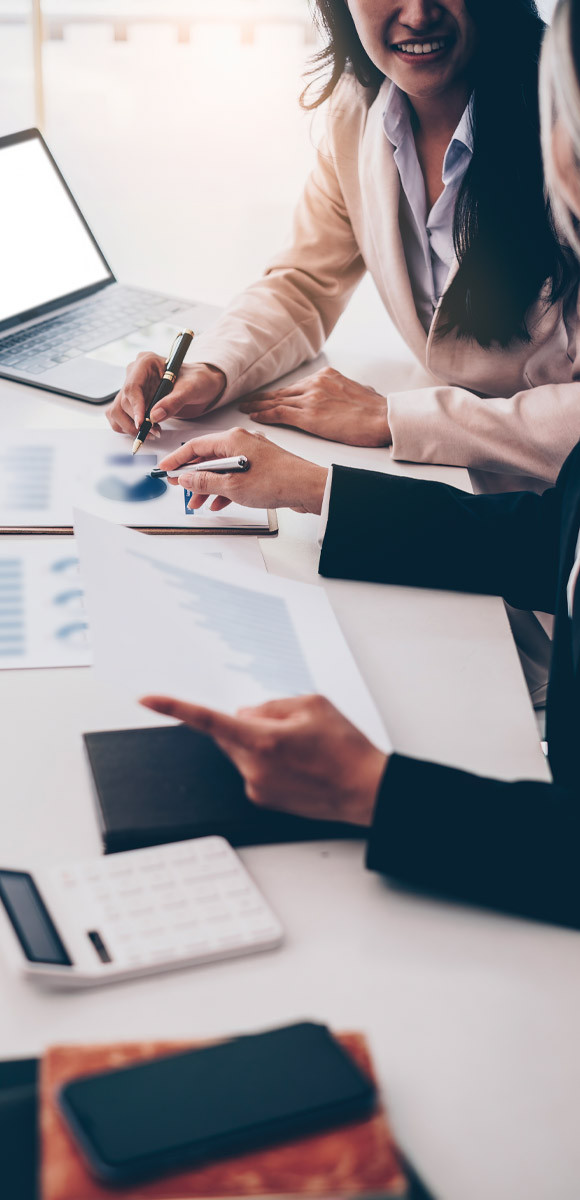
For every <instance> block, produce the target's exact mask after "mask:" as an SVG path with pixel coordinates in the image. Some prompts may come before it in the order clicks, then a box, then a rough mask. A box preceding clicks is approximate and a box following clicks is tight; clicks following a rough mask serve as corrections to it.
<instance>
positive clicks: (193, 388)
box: [107, 353, 226, 436]
mask: <svg viewBox="0 0 580 1200" xmlns="http://www.w3.org/2000/svg"><path fill="white" fill-rule="evenodd" d="M165 366H166V362H165V359H164V358H162V357H161V355H160V354H149V353H143V354H138V355H137V358H136V359H135V362H133V363H131V364H130V365H129V366H128V367H127V374H126V376H125V382H124V384H123V386H122V388H121V391H120V392H119V394H118V396H116V397H115V399H114V400H113V403H112V404H111V406H110V408H108V409H107V417H108V419H109V421H110V424H111V426H112V428H113V429H114V430H115V433H128V434H131V435H132V436H134V435H135V430H136V429H139V427H140V425H142V424H143V418H144V416H145V410H146V408H147V405H148V404H150V403H151V400H152V399H153V396H154V395H155V392H156V390H157V388H158V386H159V382H160V380H161V377H162V375H163V372H164V370H165ZM225 386H226V377H225V375H224V373H223V371H220V370H219V368H218V367H213V366H211V365H210V364H208V363H192V364H191V366H189V367H188V366H183V367H182V368H181V371H180V372H179V377H178V379H177V383H176V384H175V387H174V389H173V391H172V392H171V393H170V395H169V396H165V399H164V400H163V401H162V402H161V403H160V404H156V405H155V408H154V409H152V411H151V414H150V416H151V420H152V421H153V423H154V424H153V430H155V432H158V431H159V426H160V424H161V423H162V421H165V420H167V418H168V417H181V418H182V420H191V419H192V418H195V417H199V416H201V414H202V413H204V412H205V411H206V410H207V409H208V408H210V407H211V406H212V405H213V404H214V403H215V401H216V400H217V399H218V397H219V396H220V395H221V393H222V392H223V390H224V388H225Z"/></svg>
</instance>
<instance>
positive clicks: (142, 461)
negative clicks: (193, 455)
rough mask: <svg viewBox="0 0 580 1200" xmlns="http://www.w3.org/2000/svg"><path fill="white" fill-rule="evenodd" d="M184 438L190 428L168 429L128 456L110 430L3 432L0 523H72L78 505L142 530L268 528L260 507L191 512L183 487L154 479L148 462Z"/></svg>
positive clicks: (127, 446)
mask: <svg viewBox="0 0 580 1200" xmlns="http://www.w3.org/2000/svg"><path fill="white" fill-rule="evenodd" d="M201 432H202V430H201V429H200V430H199V433H200V434H201ZM189 436H192V433H191V430H190V429H189V427H188V429H187V431H182V430H175V429H171V430H168V431H167V432H164V433H162V435H161V438H159V439H154V438H150V439H149V440H148V441H147V442H146V443H145V445H144V447H143V449H142V450H141V451H140V452H139V453H138V454H136V455H134V456H132V454H131V445H132V442H131V439H130V438H122V437H120V436H119V434H118V433H113V431H112V430H109V429H103V430H78V429H53V430H38V429H36V430H28V429H27V430H25V431H21V430H7V431H6V432H5V433H3V434H2V442H1V445H0V527H2V528H14V527H16V528H27V527H35V528H39V529H41V528H43V527H44V528H48V529H50V528H53V529H54V528H66V527H70V526H72V512H73V508H75V507H79V508H83V509H84V510H86V511H87V512H92V513H95V514H96V515H97V516H100V517H104V518H105V519H106V520H108V521H115V522H117V523H118V524H121V525H132V526H137V527H145V528H154V529H163V528H165V529H194V528H195V527H196V525H197V526H198V527H202V528H205V527H207V526H210V527H212V528H214V527H215V529H216V530H219V529H224V528H231V527H235V528H239V529H243V528H245V527H253V526H260V527H262V528H263V529H264V530H267V528H268V517H267V513H266V510H265V509H255V508H242V507H241V505H239V504H231V505H229V507H228V508H227V509H225V510H224V511H223V512H221V513H212V512H210V510H209V503H206V504H205V505H204V507H203V508H202V509H200V510H198V511H197V512H195V513H194V512H191V511H190V510H189V509H187V507H186V503H185V496H186V493H185V492H184V490H183V488H180V487H172V486H171V485H170V484H168V483H166V481H165V480H164V479H151V476H150V471H151V470H152V468H153V467H155V466H157V464H158V462H159V461H160V460H161V459H162V458H163V457H164V456H165V455H166V454H168V453H169V451H170V450H173V449H175V448H176V447H177V446H179V445H181V443H182V442H183V441H185V440H187V439H188V437H189Z"/></svg>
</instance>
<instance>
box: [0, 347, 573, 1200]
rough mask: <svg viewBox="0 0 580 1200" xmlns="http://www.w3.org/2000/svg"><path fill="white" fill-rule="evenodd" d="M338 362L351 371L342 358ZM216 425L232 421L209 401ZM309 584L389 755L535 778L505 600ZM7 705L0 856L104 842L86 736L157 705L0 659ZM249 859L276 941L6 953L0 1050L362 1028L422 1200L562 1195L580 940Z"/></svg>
mask: <svg viewBox="0 0 580 1200" xmlns="http://www.w3.org/2000/svg"><path fill="white" fill-rule="evenodd" d="M332 361H333V362H334V363H335V365H337V366H339V367H340V369H342V370H344V371H346V372H348V370H349V367H348V363H347V362H346V361H345V359H344V358H343V359H341V357H340V355H334V356H333V360H332ZM379 368H380V364H375V366H374V368H373V370H374V371H375V376H376V373H377V372H378V371H379ZM355 370H356V365H355V364H351V367H350V373H351V374H354V373H355ZM358 373H359V376H360V374H361V372H358ZM371 381H372V380H371V379H369V382H371ZM102 420H103V415H102V412H101V411H100V410H98V409H91V408H88V407H84V406H81V405H77V404H73V403H70V402H68V401H66V400H62V399H58V398H51V397H50V396H48V394H47V395H43V394H42V393H40V392H35V391H33V390H31V389H26V388H22V387H17V386H16V385H9V384H3V385H1V386H0V428H4V427H6V426H8V425H12V426H14V425H18V426H19V427H22V428H30V427H32V426H34V425H38V426H41V425H43V426H49V425H53V426H54V425H61V426H65V425H75V426H86V427H91V426H92V427H96V426H98V425H99V424H100V423H101V421H102ZM216 422H219V424H220V425H222V426H223V427H226V426H227V425H230V424H233V423H236V424H238V423H241V417H240V415H239V414H237V413H235V414H232V413H227V412H222V413H219V414H217V415H216ZM272 436H274V437H275V438H276V440H279V441H280V442H281V443H283V444H285V445H287V446H288V447H291V448H292V449H293V450H295V451H296V452H298V453H304V454H308V455H309V456H310V457H313V458H317V459H318V460H319V461H321V462H331V461H335V462H340V461H348V462H350V463H354V464H356V465H360V466H368V467H372V468H375V467H378V468H379V469H403V470H408V471H409V472H410V473H412V474H420V475H422V476H424V477H434V478H444V479H448V480H449V481H453V482H456V483H457V484H458V486H463V487H468V480H467V476H466V473H465V472H454V471H452V470H447V469H435V468H412V467H409V468H398V467H396V466H395V465H393V464H391V463H390V460H389V457H388V455H387V454H386V453H385V452H384V451H368V450H367V451H363V450H353V449H346V448H344V447H341V446H335V445H331V444H328V443H324V442H321V441H316V440H315V439H311V438H308V437H306V436H304V435H301V434H298V433H295V432H291V431H287V430H276V431H272ZM280 524H281V533H280V537H279V538H278V539H277V540H271V541H264V542H263V543H262V545H263V547H264V552H265V556H266V560H267V563H268V566H269V568H270V569H271V570H275V571H279V572H282V573H285V574H289V575H292V576H294V577H296V578H301V579H305V580H314V579H316V578H317V576H316V564H317V557H318V555H317V549H316V545H315V535H316V525H317V523H316V521H315V520H314V519H311V518H309V517H301V516H299V515H298V514H294V513H282V514H281V522H280ZM321 585H322V586H324V587H326V588H327V589H328V591H329V594H330V596H331V599H332V602H333V604H334V605H335V607H336V611H337V614H338V617H339V619H340V622H341V624H342V626H343V629H344V632H345V635H346V637H347V639H348V640H349V642H350V644H351V646H352V647H353V650H354V652H355V654H356V656H357V657H358V659H359V662H360V665H361V668H362V670H363V673H364V675H365V677H366V679H367V681H368V683H369V686H370V688H371V690H372V691H373V693H374V695H375V697H376V700H377V702H378V704H379V707H380V709H381V711H382V712H383V714H384V717H385V720H386V722H387V725H388V727H389V729H390V731H391V734H392V737H393V740H394V742H395V744H396V746H397V748H399V749H401V750H402V751H406V752H409V753H415V754H417V755H420V756H423V757H432V758H436V759H439V760H440V761H444V762H451V763H456V764H458V765H463V766H466V767H470V768H473V769H475V770H480V771H487V772H488V773H495V774H497V775H501V776H502V777H504V778H513V777H515V776H518V775H528V776H533V777H535V778H539V779H542V778H546V777H547V769H546V766H545V763H544V760H543V758H542V756H541V753H540V750H539V747H538V742H537V737H536V733H535V726H534V720H533V716H532V713H531V709H530V706H529V703H528V701H527V695H526V691H525V687H524V683H523V678H522V675H521V672H520V669H519V664H518V661H517V657H516V654H515V650H514V647H513V644H512V642H511V638H510V636H509V632H508V626H507V622H506V619H505V615H504V612H503V607H502V605H501V602H500V601H499V600H496V599H494V598H489V597H485V598H479V597H465V596H452V595H447V594H443V593H430V592H424V591H413V590H410V589H405V588H380V587H375V586H373V585H363V584H353V583H348V582H339V581H330V582H324V583H322V584H321ZM0 705H1V711H2V726H1V729H2V733H1V754H2V863H3V865H14V866H17V865H21V866H24V867H26V866H28V865H31V864H32V863H33V862H40V861H49V860H56V859H57V858H58V859H66V858H67V857H72V856H76V855H84V854H90V853H92V852H95V853H96V852H98V851H99V849H100V847H99V839H98V834H97V829H96V823H95V820H94V815H93V809H92V803H91V795H90V783H89V778H88V773H87V768H86V766H85V763H84V760H83V754H82V746H81V733H82V731H83V730H90V729H98V728H102V729H104V728H113V727H123V726H125V725H127V724H132V725H135V724H137V723H147V722H148V721H151V722H155V720H156V718H155V717H154V715H153V714H146V713H144V711H143V710H139V709H137V708H133V707H132V706H131V705H128V704H126V703H125V702H123V701H122V700H120V699H119V698H115V697H114V696H112V695H111V694H110V693H109V692H108V690H107V691H106V690H105V689H104V688H103V687H101V686H100V685H98V684H97V682H96V681H95V679H94V678H93V675H92V672H91V671H89V670H70V671H34V672H13V673H7V672H4V673H0ZM243 857H244V859H245V860H246V862H247V863H248V865H249V867H250V869H251V871H252V872H253V874H254V875H255V877H256V879H257V881H258V882H259V884H260V885H261V886H262V887H263V888H264V891H265V893H266V895H267V896H268V897H269V899H270V901H271V903H272V904H273V906H274V907H275V909H276V910H277V912H278V914H279V916H280V918H281V919H282V922H283V924H284V927H285V930H286V943H285V945H284V946H283V948H281V949H280V950H278V951H275V952H273V953H269V954H265V955H262V956H256V957H255V958H249V959H246V960H240V961H239V962H235V963H224V964H219V965H217V966H213V967H207V968H201V969H198V970H196V971H187V972H183V973H181V974H174V975H168V976H166V977H162V978H157V979H150V980H143V981H141V982H138V983H133V984H128V985H122V986H117V987H111V988H109V989H103V990H101V991H95V992H92V993H88V994H86V995H50V994H43V993H41V992H37V991H35V990H34V989H33V988H32V987H30V986H29V985H25V984H23V983H19V982H18V981H17V980H15V979H14V978H12V977H11V976H9V975H8V973H7V972H6V971H5V969H4V967H3V965H2V964H1V963H0V1056H10V1055H14V1056H15V1055H21V1054H22V1055H24V1054H32V1053H36V1052H40V1051H41V1050H42V1048H43V1047H44V1046H45V1045H47V1044H50V1043H54V1042H57V1041H105V1040H111V1039H118V1038H141V1037H147V1036H152V1037H153V1036H159V1037H161V1036H164V1037H167V1036H175V1037H176V1038H179V1037H185V1038H186V1037H188V1036H191V1037H199V1036H206V1035H207V1036H209V1035H212V1034H219V1033H228V1032H233V1031H236V1030H249V1029H259V1028H261V1027H263V1026H267V1025H274V1024H279V1023H283V1022H285V1021H290V1020H293V1019H298V1018H300V1017H315V1018H318V1019H322V1020H325V1021H328V1022H329V1023H330V1024H331V1025H332V1026H333V1027H334V1028H335V1029H345V1028H353V1029H362V1030H364V1031H366V1033H367V1034H368V1035H369V1037H370V1040H371V1044H372V1049H373V1052H374V1055H375V1058H376V1061H377V1064H378V1068H379V1072H380V1077H381V1081H382V1083H383V1086H384V1090H385V1094H386V1097H387V1101H388V1104H389V1107H390V1111H391V1116H392V1121H393V1125H394V1128H395V1130H396V1133H397V1135H398V1137H399V1139H400V1141H401V1144H402V1145H403V1147H404V1148H405V1149H406V1150H407V1151H408V1152H409V1154H410V1156H411V1157H412V1159H413V1160H414V1161H415V1163H416V1165H417V1168H418V1169H419V1171H420V1172H421V1174H422V1175H423V1176H424V1178H425V1180H426V1182H427V1183H428V1184H429V1185H430V1186H431V1187H432V1188H433V1191H434V1194H435V1195H437V1196H441V1197H444V1198H445V1200H490V1197H491V1196H493V1197H494V1200H514V1198H515V1197H520V1196H522V1197H523V1196H525V1197H526V1200H546V1198H547V1197H548V1196H549V1197H550V1200H577V1196H578V1183H577V1181H578V1178H580V1143H579V1141H578V1135H577V1119H576V1116H575V1113H576V1112H577V1107H578V1100H577V1097H578V1095H580V1038H579V1037H578V1024H579V1020H578V1011H577V1010H578V1005H577V997H578V994H579V987H580V957H579V955H578V939H577V937H576V936H575V935H573V934H570V933H566V932H562V931H559V930H555V929H549V928H543V927H541V926H535V925H532V924H528V923H525V922H518V921H512V920H508V919H503V918H500V917H496V916H491V915H487V914H484V913H479V912H474V911H470V910H467V909H462V908H460V907H454V906H449V905H445V904H442V903H436V902H433V901H428V900H424V899H420V898H417V897H414V896H409V895H404V894H402V893H398V892H396V891H394V890H393V889H391V888H389V887H388V886H387V885H386V884H385V883H384V882H383V881H382V880H381V879H380V878H378V877H376V876H374V875H371V874H370V873H368V872H366V871H364V870H363V868H362V858H363V851H362V848H361V846H360V845H355V844H351V843H344V844H332V843H317V844H311V845H306V846H284V847H261V848H254V849H250V850H246V851H244V852H243Z"/></svg>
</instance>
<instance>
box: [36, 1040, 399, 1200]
mask: <svg viewBox="0 0 580 1200" xmlns="http://www.w3.org/2000/svg"><path fill="white" fill-rule="evenodd" d="M375 1101H376V1089H375V1086H374V1084H373V1083H372V1081H371V1080H370V1079H368V1078H367V1076H366V1075H364V1074H363V1073H362V1071H360V1069H359V1068H358V1066H357V1065H356V1063H355V1062H354V1061H353V1060H352V1058H351V1057H350V1055H349V1054H348V1053H347V1052H346V1051H345V1050H344V1049H343V1048H342V1046H341V1045H340V1043H339V1042H337V1041H336V1039H335V1038H334V1037H333V1036H332V1034H331V1033H330V1031H329V1030H328V1029H327V1028H326V1026H324V1025H317V1024H315V1023H314V1022H303V1023H301V1024H297V1025H289V1026H285V1027H284V1028H282V1029H274V1030H270V1031H268V1032H267V1033H260V1034H252V1035H249V1036H245V1037H238V1038H234V1039H233V1040H231V1041H228V1042H222V1043H220V1044H219V1045H215V1046H207V1047H204V1048H202V1049H200V1050H189V1051H186V1052H185V1053H180V1054H172V1055H168V1056H166V1057H163V1058H156V1059H152V1060H151V1061H149V1062H145V1063H138V1064H137V1065H135V1066H132V1067H124V1068H122V1069H120V1070H115V1071H107V1072H104V1073H102V1074H99V1075H90V1076H85V1077H83V1078H80V1079H75V1080H73V1081H72V1082H70V1083H67V1084H64V1085H63V1087H62V1088H61V1089H60V1092H59V1094H58V1103H59V1106H60V1110H61V1112H62V1114H63V1116H64V1118H65V1120H66V1122H67V1124H68V1126H69V1128H70V1130H71V1133H72V1135H73V1137H74V1139H75V1141H76V1143H77V1145H78V1147H79V1149H80V1151H81V1153H82V1154H83V1157H84V1158H85V1160H86V1162H87V1165H88V1167H89V1170H90V1171H91V1172H92V1174H93V1175H95V1176H96V1177H97V1179H99V1180H101V1181H102V1182H104V1183H112V1184H124V1183H133V1182H139V1181H143V1180H146V1179H152V1178H154V1177H155V1176H156V1175H162V1174H164V1173H166V1172H170V1171H173V1170H178V1169H180V1168H183V1167H187V1166H192V1165H196V1164H198V1163H202V1162H206V1161H208V1160H211V1159H216V1158H221V1157H225V1156H227V1155H231V1154H239V1153H243V1152H244V1151H246V1150H250V1149H252V1148H254V1147H259V1146H264V1145H268V1144H271V1143H275V1142H281V1141H284V1140H286V1139H288V1138H293V1137H298V1136H300V1135H303V1134H307V1133H310V1132H311V1131H315V1130H317V1129H323V1128H325V1127H328V1126H332V1125H340V1124H341V1123H343V1122H346V1121H350V1120H355V1119H357V1118H359V1117H362V1116H365V1115H366V1114H367V1113H369V1112H370V1111H372V1109H373V1107H374V1105H375Z"/></svg>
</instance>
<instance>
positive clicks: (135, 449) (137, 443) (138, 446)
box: [131, 438, 143, 454]
mask: <svg viewBox="0 0 580 1200" xmlns="http://www.w3.org/2000/svg"><path fill="white" fill-rule="evenodd" d="M142 445H143V443H142V442H140V441H139V438H135V441H134V442H133V449H132V451H131V454H137V453H138V452H139V450H140V449H141V446H142Z"/></svg>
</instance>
